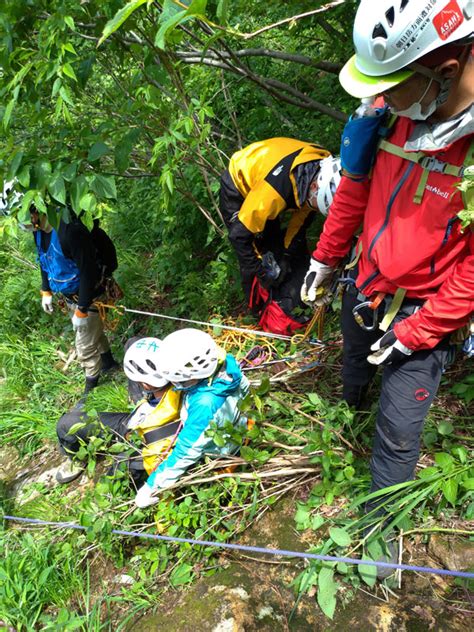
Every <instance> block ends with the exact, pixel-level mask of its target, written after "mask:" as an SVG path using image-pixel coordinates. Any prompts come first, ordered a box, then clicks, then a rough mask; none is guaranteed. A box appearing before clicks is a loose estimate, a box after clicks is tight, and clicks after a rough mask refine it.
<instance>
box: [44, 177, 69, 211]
mask: <svg viewBox="0 0 474 632" xmlns="http://www.w3.org/2000/svg"><path fill="white" fill-rule="evenodd" d="M48 191H49V193H50V195H51V197H52V198H54V199H55V200H56V201H57V202H59V203H60V204H66V187H65V186H64V178H63V177H62V175H61V174H59V173H55V174H54V175H53V176H52V178H51V180H50V181H49V182H48Z"/></svg>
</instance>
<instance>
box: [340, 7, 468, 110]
mask: <svg viewBox="0 0 474 632" xmlns="http://www.w3.org/2000/svg"><path fill="white" fill-rule="evenodd" d="M473 31H474V3H473V2H472V0H361V3H360V5H359V8H358V10H357V14H356V17H355V21H354V33H353V38H354V47H355V52H356V54H355V55H354V56H353V57H351V59H349V61H348V62H347V63H346V65H345V66H344V68H343V69H342V70H341V73H340V75H339V80H340V82H341V84H342V87H343V88H344V89H345V90H346V91H347V92H348V93H349V94H351V95H352V96H355V97H359V98H363V97H369V96H373V95H375V94H378V93H380V92H383V91H385V90H388V89H389V88H391V87H393V86H395V85H397V84H398V83H400V82H402V81H404V80H405V79H407V78H408V77H410V76H411V75H412V74H413V72H414V70H413V68H411V69H410V64H412V63H413V62H416V60H417V59H419V58H420V57H423V56H424V55H426V54H428V53H430V52H432V51H434V50H436V49H437V48H440V47H441V46H444V45H445V44H451V43H453V42H456V41H458V40H461V39H465V38H469V37H470V36H472V34H473Z"/></svg>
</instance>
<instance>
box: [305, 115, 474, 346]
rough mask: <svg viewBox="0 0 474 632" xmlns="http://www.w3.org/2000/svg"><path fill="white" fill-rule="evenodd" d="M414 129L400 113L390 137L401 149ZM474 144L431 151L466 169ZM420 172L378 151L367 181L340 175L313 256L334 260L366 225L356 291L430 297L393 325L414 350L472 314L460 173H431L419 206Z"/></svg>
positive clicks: (473, 288)
mask: <svg viewBox="0 0 474 632" xmlns="http://www.w3.org/2000/svg"><path fill="white" fill-rule="evenodd" d="M413 126H414V123H413V121H411V120H410V119H408V118H403V117H400V118H399V119H398V120H397V122H396V124H395V125H394V129H393V133H392V135H391V137H390V142H392V143H394V144H396V145H399V146H400V147H403V145H404V143H405V141H406V139H407V138H409V136H410V134H411V132H412V129H413ZM472 141H473V134H469V135H467V136H465V137H463V138H461V139H459V140H457V141H456V142H454V143H452V144H451V145H449V146H447V147H444V148H443V149H442V150H440V151H438V152H436V153H434V152H433V153H432V154H431V153H430V155H435V156H436V158H438V159H439V160H441V161H443V162H447V163H451V164H454V165H458V166H461V165H462V164H463V163H464V160H465V157H466V154H467V151H468V149H469V147H470V145H471V143H472ZM422 171H423V170H422V168H421V167H420V166H419V165H418V164H415V163H413V162H411V161H409V160H406V159H404V158H400V157H398V156H394V155H393V154H391V153H388V152H386V151H384V150H379V151H378V153H377V157H376V161H375V165H374V169H373V172H372V176H371V178H370V180H365V181H364V182H354V181H353V180H350V179H349V178H346V177H343V178H342V181H341V184H340V185H339V187H338V189H337V192H336V195H335V198H334V202H333V204H332V206H331V209H330V212H329V216H328V218H327V219H326V222H325V224H324V229H323V232H322V235H321V237H320V240H319V242H318V245H317V247H316V250H315V251H314V253H313V257H314V258H315V259H317V260H318V261H321V262H323V263H326V264H327V265H330V266H335V265H337V264H338V263H339V261H340V260H341V259H342V258H343V257H344V256H345V255H346V254H347V253H348V252H349V249H350V247H351V243H352V237H353V235H354V233H355V232H356V231H357V229H358V228H359V226H360V225H361V224H363V229H362V233H361V235H360V237H359V243H358V246H359V247H360V245H362V255H361V257H360V260H359V275H358V277H357V280H356V285H357V287H358V288H359V290H360V291H361V292H362V293H363V294H365V295H367V296H371V295H373V294H374V293H375V292H386V293H389V294H394V293H395V291H396V290H397V288H403V289H405V290H407V297H412V298H413V297H416V298H421V299H426V303H425V304H424V305H423V307H422V308H421V309H420V310H419V311H418V312H416V313H415V314H413V315H412V316H410V317H409V318H407V319H405V320H404V321H402V322H399V323H397V324H396V325H395V329H394V330H395V333H396V335H397V338H398V339H399V340H400V341H401V342H402V343H403V344H404V345H405V346H407V347H408V348H410V349H413V350H416V349H430V348H432V347H434V346H435V345H436V344H437V343H438V342H439V341H440V340H441V339H442V338H443V337H444V336H446V335H447V334H448V333H450V332H452V331H454V330H456V329H458V328H459V327H462V326H463V325H465V324H466V323H467V322H468V321H469V318H470V316H471V313H472V312H473V311H474V233H473V232H472V231H471V230H470V229H469V228H467V229H466V230H465V231H464V232H461V226H460V221H459V219H458V218H457V213H458V212H459V211H460V210H461V209H462V208H463V206H464V205H463V201H462V197H461V194H460V193H459V192H458V191H457V189H455V188H454V184H455V183H456V182H457V181H459V180H460V178H459V177H456V176H452V175H446V174H443V173H437V172H433V171H431V172H429V175H428V180H427V183H426V186H425V189H424V193H423V198H422V200H421V203H419V204H416V203H415V202H414V201H413V198H414V195H415V192H416V190H417V187H418V184H419V181H420V177H421V174H422Z"/></svg>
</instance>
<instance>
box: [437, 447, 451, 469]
mask: <svg viewBox="0 0 474 632" xmlns="http://www.w3.org/2000/svg"><path fill="white" fill-rule="evenodd" d="M434 460H435V462H436V463H437V464H438V465H439V466H440V467H441V468H442V469H443V471H444V472H446V471H447V470H449V469H451V468H452V466H453V462H454V459H453V457H452V456H451V455H450V454H448V453H447V452H438V453H437V454H435V457H434Z"/></svg>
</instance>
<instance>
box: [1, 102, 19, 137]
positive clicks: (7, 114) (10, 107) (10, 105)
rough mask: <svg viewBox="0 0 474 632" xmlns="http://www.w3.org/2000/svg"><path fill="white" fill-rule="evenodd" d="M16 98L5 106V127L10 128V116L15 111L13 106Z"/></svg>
mask: <svg viewBox="0 0 474 632" xmlns="http://www.w3.org/2000/svg"><path fill="white" fill-rule="evenodd" d="M15 103H16V99H15V98H13V99H10V101H9V102H8V104H7V107H6V108H5V112H4V113H3V127H4V129H8V125H9V124H10V118H11V115H12V112H13V108H14V107H15Z"/></svg>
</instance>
